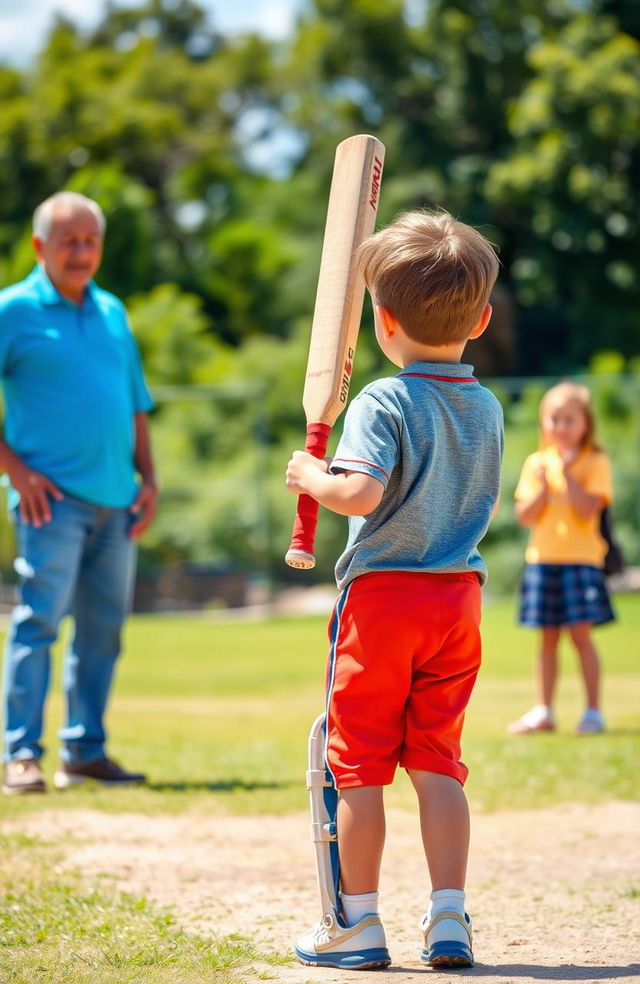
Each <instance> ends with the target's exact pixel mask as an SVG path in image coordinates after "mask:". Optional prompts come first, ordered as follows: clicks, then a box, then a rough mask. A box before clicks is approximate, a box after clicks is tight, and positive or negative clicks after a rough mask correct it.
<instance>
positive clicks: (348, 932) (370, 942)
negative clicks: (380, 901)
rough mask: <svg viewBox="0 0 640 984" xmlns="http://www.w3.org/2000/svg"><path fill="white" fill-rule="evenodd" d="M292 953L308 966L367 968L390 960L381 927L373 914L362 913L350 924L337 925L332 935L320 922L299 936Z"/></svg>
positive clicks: (378, 919)
mask: <svg viewBox="0 0 640 984" xmlns="http://www.w3.org/2000/svg"><path fill="white" fill-rule="evenodd" d="M295 954H296V957H297V958H298V960H299V961H300V963H302V964H305V965H306V966H307V967H339V968H341V969H343V970H348V969H351V970H366V969H367V968H369V967H388V966H389V964H390V963H391V957H390V956H389V951H388V950H387V941H386V939H385V935H384V928H383V926H382V923H381V922H380V917H379V916H375V915H368V916H363V917H362V919H359V920H358V922H357V923H355V924H354V925H353V926H347V927H346V928H345V927H344V926H337V927H336V929H335V932H334V935H333V936H330V935H329V931H328V930H327V928H326V927H325V926H324V925H323V924H322V923H320V925H319V926H318V927H317V929H315V930H314V931H313V932H312V933H309V935H308V936H301V937H300V939H299V940H298V942H297V943H296V946H295Z"/></svg>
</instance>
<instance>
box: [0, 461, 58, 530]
mask: <svg viewBox="0 0 640 984" xmlns="http://www.w3.org/2000/svg"><path fill="white" fill-rule="evenodd" d="M7 475H8V476H9V481H10V482H11V485H12V486H13V488H14V489H15V490H16V492H18V493H19V495H20V518H21V520H22V522H23V523H24V524H25V526H35V528H36V529H39V528H40V527H41V526H42V525H43V524H44V523H50V522H51V501H50V499H55V500H56V501H57V502H60V501H61V500H62V499H64V495H63V494H62V492H61V491H60V489H59V488H58V486H57V485H54V483H53V482H52V481H51V479H49V478H47V476H46V475H42V474H41V473H40V472H37V471H34V470H33V468H29V467H28V466H27V465H25V464H23V463H22V462H21V461H20V462H18V461H16V462H14V463H13V464H12V465H11V467H10V468H7Z"/></svg>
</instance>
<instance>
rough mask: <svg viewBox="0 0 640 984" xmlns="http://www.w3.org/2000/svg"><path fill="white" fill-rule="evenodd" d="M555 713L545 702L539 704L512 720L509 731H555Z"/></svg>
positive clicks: (531, 732)
mask: <svg viewBox="0 0 640 984" xmlns="http://www.w3.org/2000/svg"><path fill="white" fill-rule="evenodd" d="M555 727H556V723H555V721H554V720H553V714H552V713H551V711H550V710H549V708H548V707H545V706H544V704H537V705H536V707H532V708H531V710H530V711H527V713H526V714H523V715H522V717H519V718H518V720H517V721H512V722H511V724H510V725H509V727H508V728H507V731H508V733H509V734H510V735H532V734H534V733H535V732H536V731H555Z"/></svg>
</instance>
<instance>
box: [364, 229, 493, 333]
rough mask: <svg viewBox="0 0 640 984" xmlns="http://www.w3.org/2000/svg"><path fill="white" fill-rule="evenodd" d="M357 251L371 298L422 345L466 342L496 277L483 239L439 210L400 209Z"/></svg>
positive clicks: (489, 248)
mask: <svg viewBox="0 0 640 984" xmlns="http://www.w3.org/2000/svg"><path fill="white" fill-rule="evenodd" d="M359 255H360V262H361V264H362V271H363V273H364V279H365V282H366V284H367V287H368V288H369V290H370V291H371V294H372V295H373V297H374V298H375V302H376V303H377V304H381V305H383V307H386V308H387V309H388V310H389V311H391V313H392V314H393V315H394V317H395V318H396V319H397V320H398V321H399V323H400V324H401V325H402V328H403V329H404V330H405V332H406V333H407V335H408V336H409V337H410V338H412V339H413V340H414V341H416V342H421V343H423V344H425V345H436V346H437V345H448V344H450V343H452V342H463V341H466V340H467V338H468V337H469V334H470V333H471V332H472V331H473V329H474V328H475V326H476V325H477V324H478V322H479V321H480V318H481V316H482V312H483V311H484V308H485V305H486V304H487V302H488V300H489V295H490V293H491V290H492V288H493V285H494V283H495V282H496V278H497V276H498V258H497V256H496V254H495V251H494V249H493V246H492V245H491V244H490V243H489V241H488V240H487V239H485V238H484V236H483V235H482V234H481V233H480V232H478V231H477V230H476V229H473V228H472V227H471V226H468V225H465V223H464V222H458V221H456V219H454V218H453V216H452V215H449V213H448V212H445V211H437V212H436V211H426V210H417V211H413V212H405V213H404V214H403V215H400V216H398V217H397V218H396V219H395V220H394V222H392V223H391V225H389V226H387V228H386V229H382V230H381V231H380V232H376V233H375V234H374V235H373V236H369V238H368V239H366V240H365V241H364V242H363V243H362V245H361V247H360V251H359Z"/></svg>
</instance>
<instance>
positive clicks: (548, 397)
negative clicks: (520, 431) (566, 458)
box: [540, 381, 602, 451]
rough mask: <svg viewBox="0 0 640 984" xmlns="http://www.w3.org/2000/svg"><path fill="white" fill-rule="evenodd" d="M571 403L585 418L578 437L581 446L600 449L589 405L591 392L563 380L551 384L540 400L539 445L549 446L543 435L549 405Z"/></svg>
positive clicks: (542, 446)
mask: <svg viewBox="0 0 640 984" xmlns="http://www.w3.org/2000/svg"><path fill="white" fill-rule="evenodd" d="M567 404H573V405H574V406H577V407H578V409H579V410H581V411H582V414H583V415H584V420H585V424H586V427H585V431H584V434H583V435H582V437H581V439H580V447H581V448H590V449H591V450H592V451H601V450H602V449H601V447H600V445H599V444H598V443H597V441H596V418H595V415H594V412H593V407H592V406H591V394H590V392H589V390H588V389H587V387H586V386H580V385H579V384H578V383H571V382H568V381H566V382H563V383H558V384H557V385H556V386H552V387H551V389H548V390H547V392H546V393H545V394H544V396H543V397H542V400H541V401H540V447H541V448H545V447H548V446H549V441H548V440H547V438H546V437H545V432H544V423H543V420H544V417H545V415H546V414H547V413H548V411H549V409H550V407H551V406H554V405H555V406H556V407H559V406H566V405H567Z"/></svg>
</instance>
